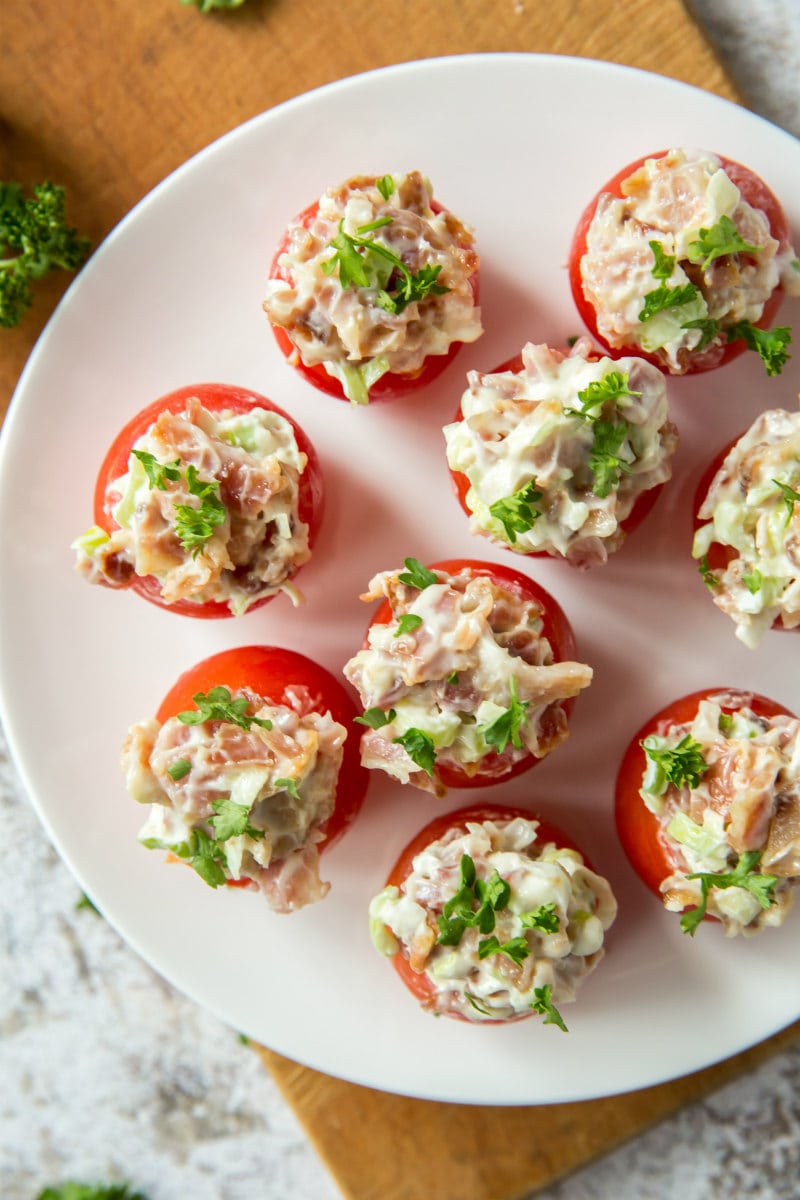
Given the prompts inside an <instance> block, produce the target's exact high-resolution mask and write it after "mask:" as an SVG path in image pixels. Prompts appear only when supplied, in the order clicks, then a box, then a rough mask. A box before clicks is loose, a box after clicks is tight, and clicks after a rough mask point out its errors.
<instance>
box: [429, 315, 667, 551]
mask: <svg viewBox="0 0 800 1200" xmlns="http://www.w3.org/2000/svg"><path fill="white" fill-rule="evenodd" d="M614 381H619V382H620V384H621V387H620V388H619V389H615V388H614V386H613V383H614ZM468 382H469V387H468V389H467V391H465V392H464V395H463V396H462V399H461V413H462V419H461V420H460V421H456V422H454V423H453V424H451V425H447V426H445V428H444V437H445V442H446V445H447V461H448V464H449V465H450V467H451V469H452V470H454V471H458V472H461V473H462V474H463V475H465V476H466V477H467V478H468V479H469V482H470V488H469V491H468V492H467V495H466V504H467V507H468V508H469V509H470V510H471V513H472V515H471V517H470V530H471V532H472V533H476V534H482V535H484V536H486V537H489V538H491V539H492V540H493V541H496V542H501V543H503V544H504V545H506V546H509V547H510V548H511V549H512V550H515V551H516V552H517V553H519V554H531V553H547V554H551V555H556V556H560V557H564V558H566V559H568V561H569V562H571V563H573V564H574V565H576V566H582V567H587V566H592V565H595V564H598V563H603V562H605V561H606V560H607V558H608V555H609V554H610V553H613V552H614V551H615V550H617V549H618V548H619V546H620V545H621V544H622V542H623V540H624V537H625V532H624V530H623V529H622V522H623V521H624V520H625V519H626V517H628V516H630V514H631V511H632V509H633V507H634V504H635V503H636V501H637V499H638V498H639V497H640V496H642V495H643V493H644V492H646V491H648V490H649V489H650V488H654V487H658V486H659V485H660V484H663V483H664V482H665V481H666V480H667V479H669V478H670V475H671V465H670V459H671V456H672V454H673V453H674V451H675V449H676V447H677V443H678V435H677V430H676V429H675V426H674V424H673V423H672V422H671V421H670V419H669V410H668V404H667V392H666V384H665V382H664V376H663V374H662V373H661V371H659V370H658V368H656V367H654V366H652V365H651V364H650V363H647V362H645V361H644V360H643V359H640V358H621V359H619V360H613V359H610V358H605V357H601V358H597V356H596V354H594V357H593V350H592V347H591V343H590V342H589V341H588V339H585V338H582V339H580V340H579V341H578V342H577V343H576V345H575V346H574V347H573V349H572V350H571V351H570V353H569V354H566V355H565V354H562V353H561V352H559V351H558V350H552V349H550V348H549V347H548V346H544V345H534V344H532V343H529V344H528V345H526V346H525V348H524V349H523V351H522V367H521V369H520V370H517V371H502V372H500V373H495V374H486V375H483V374H480V373H479V372H477V371H472V372H470V373H469V375H468ZM603 387H605V388H606V390H607V392H608V395H609V398H608V399H606V400H603V401H601V402H599V403H591V395H592V389H598V388H603ZM584 403H586V404H589V405H590V407H587V408H584ZM598 422H600V426H598ZM608 426H613V427H614V429H615V430H617V429H618V430H619V433H620V435H621V436H620V437H619V439H618V441H617V440H615V443H614V445H615V449H614V455H615V456H616V457H617V458H618V459H619V464H620V465H619V466H618V467H617V468H616V469H613V470H612V474H611V476H610V478H609V479H608V480H607V481H606V483H607V486H602V481H603V478H604V477H603V476H598V474H597V473H596V470H595V469H593V466H594V464H595V461H596V460H595V457H594V456H595V453H596V447H597V443H598V430H599V436H600V437H601V438H602V437H603V436H607V434H608ZM598 479H599V480H600V481H601V482H600V483H599V482H598ZM528 487H532V489H533V491H534V493H535V496H534V499H533V500H531V501H530V502H529V504H528V515H527V518H526V519H523V520H520V519H519V517H518V515H517V517H516V519H515V518H514V516H513V515H512V520H511V522H510V523H509V522H506V523H504V520H503V517H504V515H505V514H507V513H508V512H509V505H513V504H514V496H515V493H519V492H520V491H521V490H522V489H525V488H528ZM598 493H600V494H598ZM511 511H512V514H513V512H514V510H513V509H512V510H511ZM517 514H518V510H517ZM531 516H532V519H531Z"/></svg>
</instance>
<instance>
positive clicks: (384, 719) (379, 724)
mask: <svg viewBox="0 0 800 1200" xmlns="http://www.w3.org/2000/svg"><path fill="white" fill-rule="evenodd" d="M396 716H397V713H396V711H395V710H394V709H393V708H390V709H389V711H388V712H384V711H383V709H382V708H377V707H376V708H368V709H367V711H366V712H365V713H364V715H363V717H353V720H354V721H357V722H358V724H359V725H369V727H370V729H383V727H384V725H391V723H392V721H393V720H394V719H395V717H396Z"/></svg>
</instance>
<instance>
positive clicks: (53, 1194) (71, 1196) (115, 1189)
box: [36, 1180, 147, 1200]
mask: <svg viewBox="0 0 800 1200" xmlns="http://www.w3.org/2000/svg"><path fill="white" fill-rule="evenodd" d="M36 1200H147V1197H146V1196H145V1195H144V1194H143V1193H142V1192H133V1191H131V1189H130V1185H129V1184H127V1183H107V1184H101V1183H77V1182H75V1180H67V1182H65V1183H57V1184H52V1185H51V1186H50V1187H46V1188H43V1189H42V1191H41V1192H39V1193H38V1195H37V1197H36Z"/></svg>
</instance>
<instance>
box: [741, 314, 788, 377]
mask: <svg viewBox="0 0 800 1200" xmlns="http://www.w3.org/2000/svg"><path fill="white" fill-rule="evenodd" d="M725 336H726V337H727V339H728V341H729V342H735V341H737V340H738V339H739V338H741V339H742V341H743V342H744V343H745V345H746V346H747V348H748V350H755V351H756V353H757V354H758V355H759V356H760V358H761V361H762V362H763V364H764V368H765V370H766V372H767V374H768V375H780V373H781V371H782V370H783V368H784V366H785V365H786V363H787V362H788V361H789V354H788V351H787V350H786V347H787V346H788V345H789V343H790V342H791V340H792V331H791V329H790V328H789V326H788V325H778V326H776V327H775V329H759V328H758V326H757V325H754V324H753V323H752V321H737V322H736V324H735V325H729V326H728V328H727V329H726V330H725Z"/></svg>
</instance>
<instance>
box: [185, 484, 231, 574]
mask: <svg viewBox="0 0 800 1200" xmlns="http://www.w3.org/2000/svg"><path fill="white" fill-rule="evenodd" d="M186 486H187V488H188V490H189V495H190V496H196V497H197V498H198V500H199V501H200V504H199V505H198V506H197V508H195V507H194V506H193V505H191V504H176V505H175V532H176V533H177V535H178V541H179V542H180V544H181V546H182V547H183V549H184V550H191V552H192V558H197V555H198V554H199V553H200V551H201V550H202V548H203V546H204V545H205V544H206V542H207V541H208V539H209V538H210V537H212V536H213V533H214V530H215V529H216V528H217V526H218V525H224V523H225V520H226V518H227V516H228V510H227V509H226V507H225V505H224V504H223V503H222V501H221V500H220V498H219V494H218V493H219V483H218V481H217V480H216V479H211V480H207V481H204V480H202V479H200V478H199V476H198V474H197V468H196V467H195V466H193V465H192V464H190V465H189V466H188V467H187V468H186Z"/></svg>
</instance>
